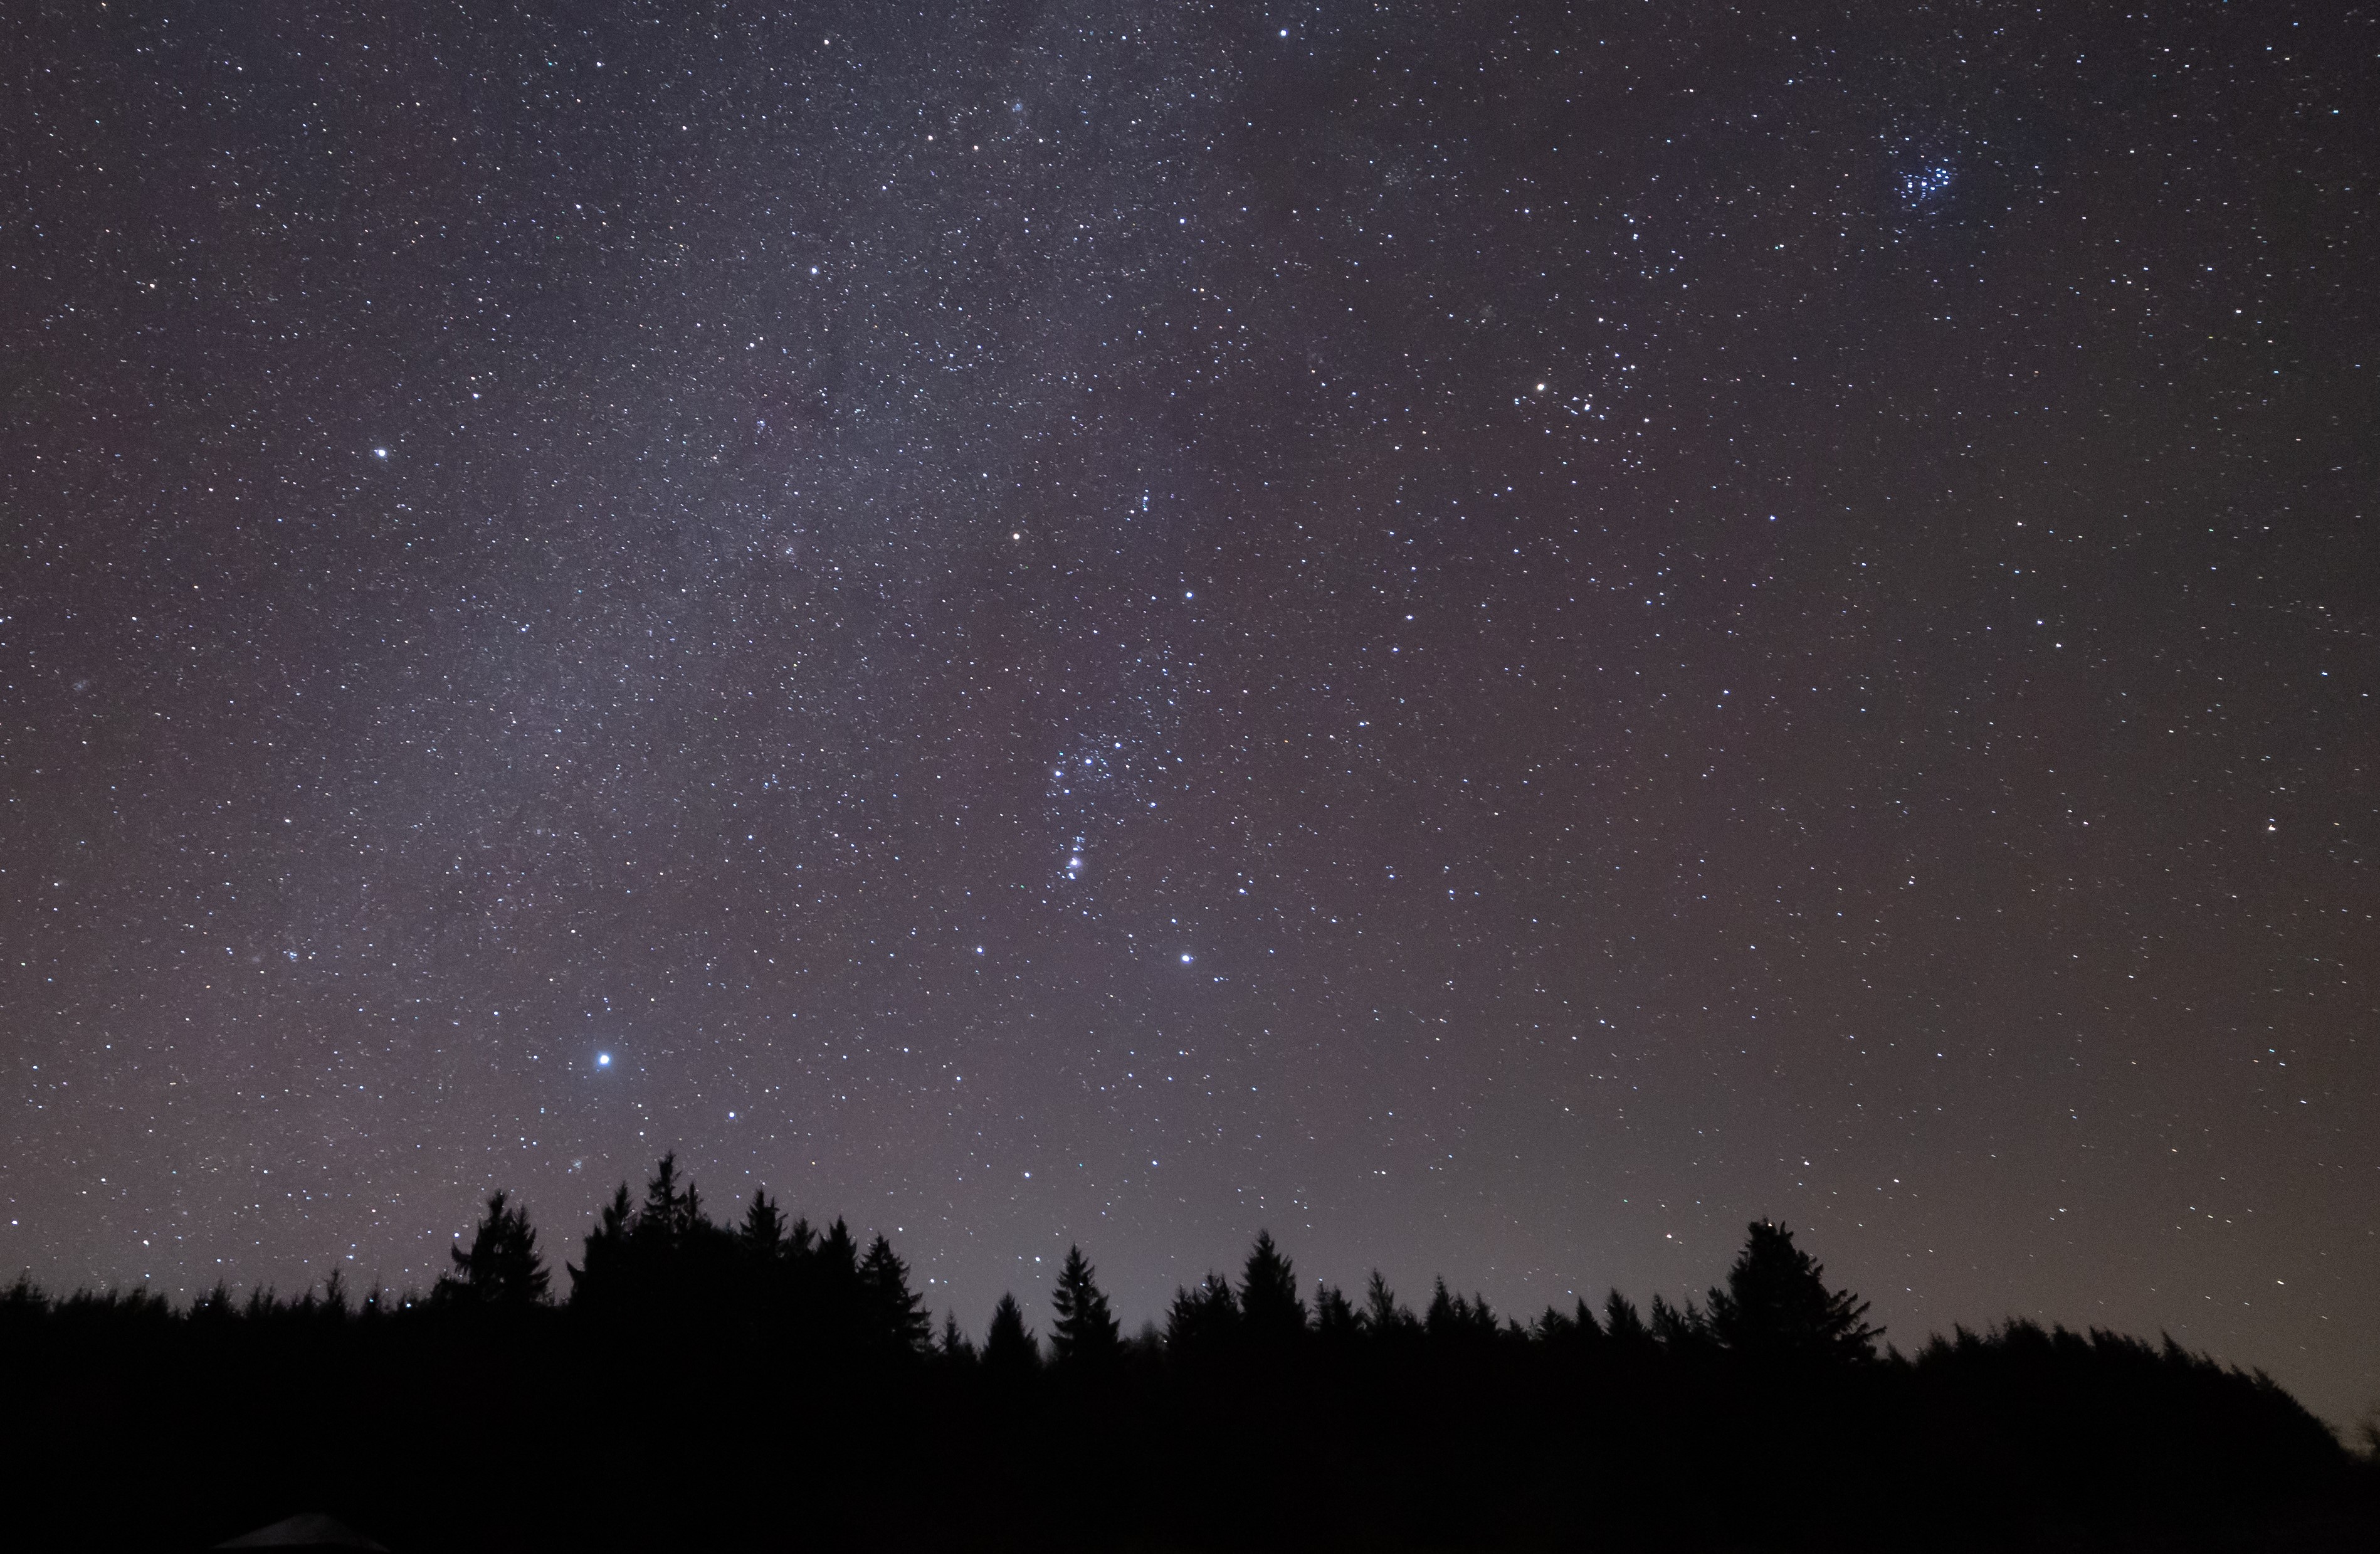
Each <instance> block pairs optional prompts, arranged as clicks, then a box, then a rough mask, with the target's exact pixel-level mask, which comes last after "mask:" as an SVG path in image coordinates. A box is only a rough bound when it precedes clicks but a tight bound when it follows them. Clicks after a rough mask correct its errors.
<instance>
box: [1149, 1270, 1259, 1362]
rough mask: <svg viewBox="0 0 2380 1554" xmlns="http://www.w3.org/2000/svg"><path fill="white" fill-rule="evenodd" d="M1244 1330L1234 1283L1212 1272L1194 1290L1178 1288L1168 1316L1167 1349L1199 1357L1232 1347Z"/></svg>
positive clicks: (1175, 1352)
mask: <svg viewBox="0 0 2380 1554" xmlns="http://www.w3.org/2000/svg"><path fill="white" fill-rule="evenodd" d="M1239 1329H1240V1307H1239V1303H1238V1302H1237V1301H1236V1300H1234V1299H1233V1296H1232V1283H1231V1281H1230V1280H1228V1279H1225V1278H1224V1277H1223V1276H1222V1275H1221V1274H1220V1273H1209V1274H1208V1275H1207V1276H1206V1277H1205V1278H1204V1279H1201V1280H1200V1281H1198V1286H1197V1288H1196V1289H1194V1290H1184V1289H1176V1290H1175V1291H1174V1292H1173V1305H1172V1306H1171V1307H1170V1308H1169V1309H1168V1310H1167V1311H1166V1314H1165V1348H1166V1352H1167V1353H1168V1354H1175V1355H1180V1356H1184V1357H1195V1356H1198V1355H1203V1354H1214V1353H1217V1352H1219V1351H1220V1350H1222V1349H1225V1348H1227V1347H1229V1346H1230V1344H1231V1342H1232V1341H1233V1339H1234V1338H1235V1337H1236V1336H1237V1335H1238V1333H1239Z"/></svg>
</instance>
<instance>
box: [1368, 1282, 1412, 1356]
mask: <svg viewBox="0 0 2380 1554" xmlns="http://www.w3.org/2000/svg"><path fill="white" fill-rule="evenodd" d="M1364 1330H1365V1331H1366V1333H1368V1334H1370V1335H1371V1336H1372V1337H1373V1338H1375V1339H1403V1338H1408V1337H1411V1336H1412V1335H1413V1334H1415V1333H1417V1332H1419V1331H1420V1330H1421V1319H1420V1318H1419V1317H1415V1315H1414V1314H1413V1313H1412V1312H1411V1311H1410V1310H1408V1309H1407V1308H1406V1307H1404V1306H1403V1305H1399V1304H1398V1303H1397V1297H1396V1293H1395V1292H1394V1291H1392V1290H1390V1288H1389V1281H1387V1280H1386V1279H1384V1278H1382V1277H1381V1276H1380V1270H1379V1269H1373V1270H1372V1279H1371V1282H1370V1283H1368V1284H1366V1285H1365V1286H1364Z"/></svg>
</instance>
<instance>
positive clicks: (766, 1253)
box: [735, 1188, 785, 1265]
mask: <svg viewBox="0 0 2380 1554" xmlns="http://www.w3.org/2000/svg"><path fill="white" fill-rule="evenodd" d="M735 1239H736V1241H737V1242H738V1244H741V1245H742V1246H743V1248H744V1251H745V1254H746V1255H747V1257H751V1258H752V1259H753V1260H754V1261H756V1262H759V1263H761V1264H763V1265H767V1264H771V1263H774V1262H776V1261H777V1260H778V1258H779V1257H781V1256H783V1253H784V1250H785V1217H784V1216H783V1214H781V1213H779V1212H778V1210H777V1206H776V1205H775V1204H774V1203H772V1202H771V1201H770V1199H769V1194H768V1192H767V1190H766V1189H765V1188H762V1189H756V1190H755V1191H754V1192H753V1194H752V1201H751V1202H750V1203H749V1204H747V1205H746V1206H745V1209H744V1223H743V1224H741V1225H739V1226H737V1227H736V1231H735Z"/></svg>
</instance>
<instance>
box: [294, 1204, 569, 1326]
mask: <svg viewBox="0 0 2380 1554" xmlns="http://www.w3.org/2000/svg"><path fill="white" fill-rule="evenodd" d="M447 1254H448V1255H449V1256H450V1257H453V1258H454V1259H455V1271H454V1272H452V1273H449V1274H443V1275H441V1276H440V1278H439V1280H438V1283H437V1285H436V1287H435V1288H433V1289H432V1290H431V1293H430V1295H431V1300H433V1301H437V1302H439V1303H441V1304H444V1305H480V1306H501V1307H505V1308H509V1309H517V1308H519V1307H522V1306H528V1305H542V1304H543V1303H544V1301H545V1298H546V1287H547V1284H548V1282H549V1281H550V1280H551V1277H552V1276H551V1275H550V1274H549V1273H548V1272H547V1271H546V1267H545V1258H544V1257H543V1255H541V1254H540V1252H539V1251H538V1249H537V1232H536V1230H535V1229H534V1228H533V1227H532V1226H531V1225H530V1224H529V1222H528V1213H527V1212H526V1211H525V1210H522V1209H518V1208H510V1207H508V1206H507V1202H506V1195H504V1194H503V1193H497V1194H495V1195H494V1196H492V1197H490V1198H489V1199H488V1211H487V1213H486V1214H484V1215H483V1216H481V1217H480V1223H479V1227H478V1228H477V1229H476V1230H474V1231H473V1232H472V1233H471V1246H470V1250H468V1252H467V1251H465V1250H464V1249H463V1248H462V1247H460V1246H450V1247H448V1248H447ZM335 1295H336V1298H337V1300H338V1302H339V1306H340V1309H341V1311H342V1312H344V1311H345V1310H346V1286H345V1285H341V1286H340V1287H339V1288H338V1290H337V1291H336V1292H335ZM305 1304H306V1305H308V1306H311V1305H312V1304H313V1293H312V1292H311V1291H309V1292H307V1295H306V1301H305Z"/></svg>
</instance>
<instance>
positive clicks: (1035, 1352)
mask: <svg viewBox="0 0 2380 1554" xmlns="http://www.w3.org/2000/svg"><path fill="white" fill-rule="evenodd" d="M1040 1366H1041V1346H1040V1345H1039V1344H1038V1343H1036V1342H1033V1329H1030V1328H1028V1327H1026V1325H1025V1308H1024V1307H1023V1306H1020V1305H1017V1304H1016V1297H1015V1296H1014V1295H1002V1296H1001V1297H1000V1304H999V1305H995V1306H993V1307H992V1308H991V1326H990V1327H989V1328H987V1329H984V1334H983V1368H984V1369H985V1370H986V1371H989V1372H990V1373H991V1374H993V1375H995V1376H1003V1377H1009V1378H1015V1377H1019V1376H1023V1375H1026V1374H1028V1373H1030V1372H1032V1371H1035V1370H1038V1369H1039V1368H1040Z"/></svg>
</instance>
